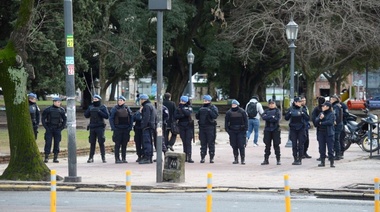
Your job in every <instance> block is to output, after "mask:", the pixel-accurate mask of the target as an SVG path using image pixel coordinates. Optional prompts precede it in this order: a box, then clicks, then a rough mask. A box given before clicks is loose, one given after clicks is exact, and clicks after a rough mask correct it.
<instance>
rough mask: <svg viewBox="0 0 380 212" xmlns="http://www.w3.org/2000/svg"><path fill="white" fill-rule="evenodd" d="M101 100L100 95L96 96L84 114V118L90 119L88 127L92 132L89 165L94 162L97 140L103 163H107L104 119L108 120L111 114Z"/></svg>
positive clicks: (89, 140)
mask: <svg viewBox="0 0 380 212" xmlns="http://www.w3.org/2000/svg"><path fill="white" fill-rule="evenodd" d="M101 100H102V98H101V97H100V96H99V95H94V97H93V99H92V105H90V106H89V107H88V109H87V110H86V111H85V112H84V117H86V118H90V123H89V125H88V129H89V130H90V136H89V137H88V142H89V143H90V156H89V157H88V160H87V163H93V162H94V154H95V147H96V139H98V143H99V149H100V154H101V156H102V161H103V163H106V162H107V161H106V151H105V148H104V142H105V141H106V138H105V136H104V131H105V128H106V124H105V122H104V119H108V117H109V114H108V110H107V107H106V106H105V105H103V104H102V103H101Z"/></svg>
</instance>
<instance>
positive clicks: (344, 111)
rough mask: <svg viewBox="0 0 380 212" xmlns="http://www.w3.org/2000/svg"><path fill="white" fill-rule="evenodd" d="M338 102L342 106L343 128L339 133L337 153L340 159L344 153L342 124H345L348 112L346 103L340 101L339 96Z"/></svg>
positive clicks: (344, 133) (344, 134)
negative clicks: (338, 150)
mask: <svg viewBox="0 0 380 212" xmlns="http://www.w3.org/2000/svg"><path fill="white" fill-rule="evenodd" d="M339 102H340V105H341V106H342V109H343V129H342V131H341V133H340V137H339V139H340V155H339V158H340V159H343V155H344V146H345V145H344V139H345V137H346V132H345V131H344V126H345V125H346V124H347V117H348V116H349V112H348V107H347V105H346V104H345V103H344V102H342V101H341V100H340V98H339Z"/></svg>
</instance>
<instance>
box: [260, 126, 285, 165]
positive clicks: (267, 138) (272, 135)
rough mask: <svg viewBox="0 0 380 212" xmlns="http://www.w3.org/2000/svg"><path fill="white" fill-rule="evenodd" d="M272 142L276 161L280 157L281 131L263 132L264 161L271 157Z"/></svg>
mask: <svg viewBox="0 0 380 212" xmlns="http://www.w3.org/2000/svg"><path fill="white" fill-rule="evenodd" d="M272 141H273V148H274V154H275V155H276V158H277V159H280V157H281V152H280V144H281V130H275V131H267V130H264V144H265V150H264V157H265V159H268V158H269V156H270V155H271V147H272Z"/></svg>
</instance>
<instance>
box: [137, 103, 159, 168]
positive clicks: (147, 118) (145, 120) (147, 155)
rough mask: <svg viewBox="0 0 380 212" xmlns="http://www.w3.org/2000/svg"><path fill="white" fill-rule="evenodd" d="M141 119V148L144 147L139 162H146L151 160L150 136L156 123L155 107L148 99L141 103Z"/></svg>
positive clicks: (151, 146)
mask: <svg viewBox="0 0 380 212" xmlns="http://www.w3.org/2000/svg"><path fill="white" fill-rule="evenodd" d="M142 107H143V108H142V112H141V115H142V119H141V129H142V135H143V148H144V159H142V160H141V161H140V162H139V163H140V164H146V163H150V162H152V156H153V144H152V136H153V131H154V130H155V124H156V114H157V113H156V109H155V108H154V106H153V105H152V103H151V102H150V101H149V100H146V101H144V102H143V103H142Z"/></svg>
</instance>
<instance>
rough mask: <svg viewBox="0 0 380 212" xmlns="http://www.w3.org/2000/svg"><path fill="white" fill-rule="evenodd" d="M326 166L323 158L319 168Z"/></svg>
mask: <svg viewBox="0 0 380 212" xmlns="http://www.w3.org/2000/svg"><path fill="white" fill-rule="evenodd" d="M324 166H325V159H324V158H321V163H320V164H318V167H324Z"/></svg>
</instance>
